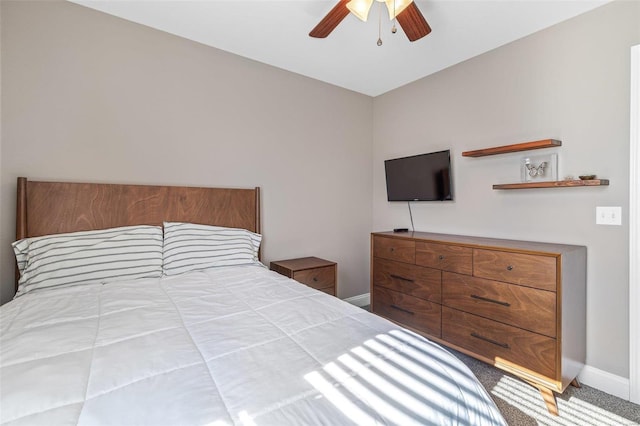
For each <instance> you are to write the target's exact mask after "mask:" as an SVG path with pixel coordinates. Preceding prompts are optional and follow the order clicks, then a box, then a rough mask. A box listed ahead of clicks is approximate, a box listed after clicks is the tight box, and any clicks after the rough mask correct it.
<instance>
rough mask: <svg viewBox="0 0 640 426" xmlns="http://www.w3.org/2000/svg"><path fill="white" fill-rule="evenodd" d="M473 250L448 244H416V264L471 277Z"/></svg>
mask: <svg viewBox="0 0 640 426" xmlns="http://www.w3.org/2000/svg"><path fill="white" fill-rule="evenodd" d="M472 255H473V252H472V249H471V248H469V247H461V246H453V245H446V244H436V243H425V242H416V264H418V265H421V266H428V267H430V268H437V269H442V270H444V271H451V272H457V273H459V274H467V275H471V272H472V270H473V268H472V266H471V265H472V259H473V258H472Z"/></svg>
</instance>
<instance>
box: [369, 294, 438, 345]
mask: <svg viewBox="0 0 640 426" xmlns="http://www.w3.org/2000/svg"><path fill="white" fill-rule="evenodd" d="M373 312H374V313H376V314H378V315H382V316H383V317H386V318H389V319H391V320H393V321H397V322H399V323H400V324H403V325H406V326H408V327H413V328H415V329H417V330H420V331H423V332H425V333H428V334H430V335H432V336H435V337H440V312H441V306H440V305H438V304H437V303H432V302H429V301H426V300H423V299H419V298H417V297H413V296H409V295H407V294H404V293H400V292H397V291H393V290H389V289H386V288H384V287H374V289H373Z"/></svg>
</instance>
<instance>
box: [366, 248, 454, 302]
mask: <svg viewBox="0 0 640 426" xmlns="http://www.w3.org/2000/svg"><path fill="white" fill-rule="evenodd" d="M441 275H442V272H441V271H439V270H437V269H431V268H423V267H422V266H416V265H409V264H407V263H401V262H395V261H393V260H386V259H378V258H374V260H373V285H374V286H382V287H386V288H389V289H392V290H396V291H399V292H401V293H405V294H408V295H411V296H415V297H419V298H421V299H425V300H429V301H431V302H436V303H440V301H441Z"/></svg>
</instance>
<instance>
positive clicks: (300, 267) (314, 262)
mask: <svg viewBox="0 0 640 426" xmlns="http://www.w3.org/2000/svg"><path fill="white" fill-rule="evenodd" d="M270 268H271V270H272V271H275V272H277V273H279V274H282V275H284V276H286V277H289V278H293V279H294V280H296V281H298V282H300V283H302V284H305V285H308V286H309V287H312V288H315V289H316V290H320V291H322V292H325V293H327V294H330V295H332V296H335V295H336V285H337V272H338V270H337V269H338V264H337V263H336V262H332V261H330V260H325V259H320V258H318V257H301V258H297V259H287V260H276V261H273V262H271V265H270Z"/></svg>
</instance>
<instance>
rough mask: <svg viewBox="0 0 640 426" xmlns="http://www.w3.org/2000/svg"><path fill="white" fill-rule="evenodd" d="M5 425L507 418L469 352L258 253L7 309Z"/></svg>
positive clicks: (39, 296)
mask: <svg viewBox="0 0 640 426" xmlns="http://www.w3.org/2000/svg"><path fill="white" fill-rule="evenodd" d="M0 315H1V316H0V325H1V329H0V331H1V333H2V334H1V370H0V392H1V405H0V410H1V411H0V421H1V423H2V424H24V425H37V424H48V425H57V424H85V425H95V424H114V425H137V424H152V425H178V424H181V425H230V424H245V425H254V424H255V425H284V424H296V425H300V424H323V425H343V424H345V425H346V424H358V425H366V424H399V425H409V424H436V425H449V424H452V425H453V424H458V425H503V424H505V423H504V420H503V419H502V417H501V415H500V413H499V412H498V410H497V408H496V406H495V405H494V403H493V402H492V401H491V399H490V397H489V396H488V394H487V392H486V391H485V390H484V388H482V386H481V385H480V384H479V383H478V381H477V380H476V379H475V378H474V377H473V375H472V373H471V372H470V371H469V370H468V369H467V368H466V366H465V365H464V364H462V363H461V362H460V361H459V360H458V359H456V358H455V357H453V356H452V355H450V354H449V353H448V352H446V351H445V350H444V349H442V348H441V347H440V346H438V345H436V344H434V343H431V342H429V341H427V340H426V339H423V338H422V337H419V336H417V335H416V334H413V333H411V332H408V331H406V330H404V329H403V328H400V327H398V326H396V325H394V324H392V323H391V322H389V321H386V320H384V319H382V318H379V317H377V316H375V315H372V314H370V313H368V312H365V311H363V310H362V309H360V308H357V307H354V306H351V305H349V304H348V303H345V302H342V301H340V300H338V299H337V298H335V297H332V296H328V295H326V294H324V293H321V292H318V291H315V290H313V289H310V288H308V287H306V286H303V285H301V284H298V283H296V282H295V281H293V280H290V279H288V278H285V277H283V276H281V275H278V274H276V273H274V272H271V271H268V270H266V269H265V268H264V267H261V266H257V265H247V266H241V267H223V268H218V269H211V270H208V271H204V272H192V273H188V274H185V275H180V276H175V277H164V278H162V279H144V280H136V281H127V282H118V283H110V284H106V285H84V286H79V287H70V288H63V289H55V290H50V291H46V290H43V291H39V292H34V293H32V294H27V295H25V296H23V297H20V298H18V299H16V300H14V301H12V302H10V303H7V304H6V305H4V306H2V307H1V308H0Z"/></svg>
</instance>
